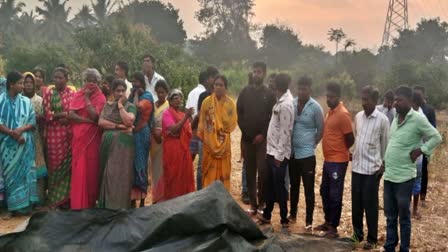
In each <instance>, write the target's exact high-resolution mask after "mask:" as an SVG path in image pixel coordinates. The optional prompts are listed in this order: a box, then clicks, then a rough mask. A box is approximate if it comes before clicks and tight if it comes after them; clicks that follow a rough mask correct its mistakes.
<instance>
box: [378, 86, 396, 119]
mask: <svg viewBox="0 0 448 252" xmlns="http://www.w3.org/2000/svg"><path fill="white" fill-rule="evenodd" d="M394 99H395V95H394V92H393V91H392V90H389V91H387V92H386V93H385V94H384V100H383V104H381V105H378V106H376V108H377V109H378V110H379V111H380V112H381V113H383V114H384V115H385V116H386V117H387V119H389V125H390V124H392V121H393V120H394V117H395V114H396V112H395V108H394Z"/></svg>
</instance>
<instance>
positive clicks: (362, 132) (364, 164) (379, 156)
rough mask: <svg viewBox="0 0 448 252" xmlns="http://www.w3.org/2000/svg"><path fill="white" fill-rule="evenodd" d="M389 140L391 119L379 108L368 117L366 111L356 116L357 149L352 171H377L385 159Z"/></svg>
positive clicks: (364, 172) (371, 172) (354, 153)
mask: <svg viewBox="0 0 448 252" xmlns="http://www.w3.org/2000/svg"><path fill="white" fill-rule="evenodd" d="M388 141H389V120H388V118H387V117H386V116H385V115H384V114H383V113H381V112H380V111H379V110H378V109H375V110H374V111H373V113H372V114H371V115H370V116H369V117H366V115H365V113H364V111H361V112H359V113H358V114H357V115H356V117H355V151H354V152H353V161H352V171H353V172H356V173H359V174H363V175H372V174H374V173H375V172H377V171H378V170H379V169H380V167H381V164H382V163H383V160H384V154H385V152H386V148H387V142H388Z"/></svg>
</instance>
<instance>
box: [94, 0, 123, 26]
mask: <svg viewBox="0 0 448 252" xmlns="http://www.w3.org/2000/svg"><path fill="white" fill-rule="evenodd" d="M91 3H92V8H93V13H94V14H95V18H96V20H97V22H98V23H99V24H104V21H106V19H107V17H108V16H109V15H110V14H111V12H112V9H113V8H114V7H115V5H116V4H117V1H116V0H114V1H112V0H96V3H94V2H93V0H91Z"/></svg>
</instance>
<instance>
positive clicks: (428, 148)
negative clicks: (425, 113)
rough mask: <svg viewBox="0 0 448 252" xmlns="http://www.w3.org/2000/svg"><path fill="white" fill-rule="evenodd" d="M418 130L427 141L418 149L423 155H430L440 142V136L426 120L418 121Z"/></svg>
mask: <svg viewBox="0 0 448 252" xmlns="http://www.w3.org/2000/svg"><path fill="white" fill-rule="evenodd" d="M418 130H419V131H420V132H421V134H422V136H423V137H424V138H425V139H427V141H426V142H425V143H424V144H423V145H422V147H420V149H421V150H422V152H423V153H424V154H425V155H431V154H432V152H433V151H434V149H435V148H436V147H437V146H438V145H439V144H440V143H441V142H442V136H440V134H439V132H438V131H437V130H436V128H434V127H433V126H432V125H431V123H430V122H429V121H428V120H426V118H423V117H421V118H420V119H419V120H418Z"/></svg>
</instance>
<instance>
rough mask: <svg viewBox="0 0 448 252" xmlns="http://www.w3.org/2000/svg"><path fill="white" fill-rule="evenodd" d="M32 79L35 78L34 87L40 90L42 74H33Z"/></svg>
mask: <svg viewBox="0 0 448 252" xmlns="http://www.w3.org/2000/svg"><path fill="white" fill-rule="evenodd" d="M34 77H36V86H37V88H40V87H41V86H43V85H44V77H43V76H42V73H41V72H40V71H37V72H36V73H35V74H34Z"/></svg>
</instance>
